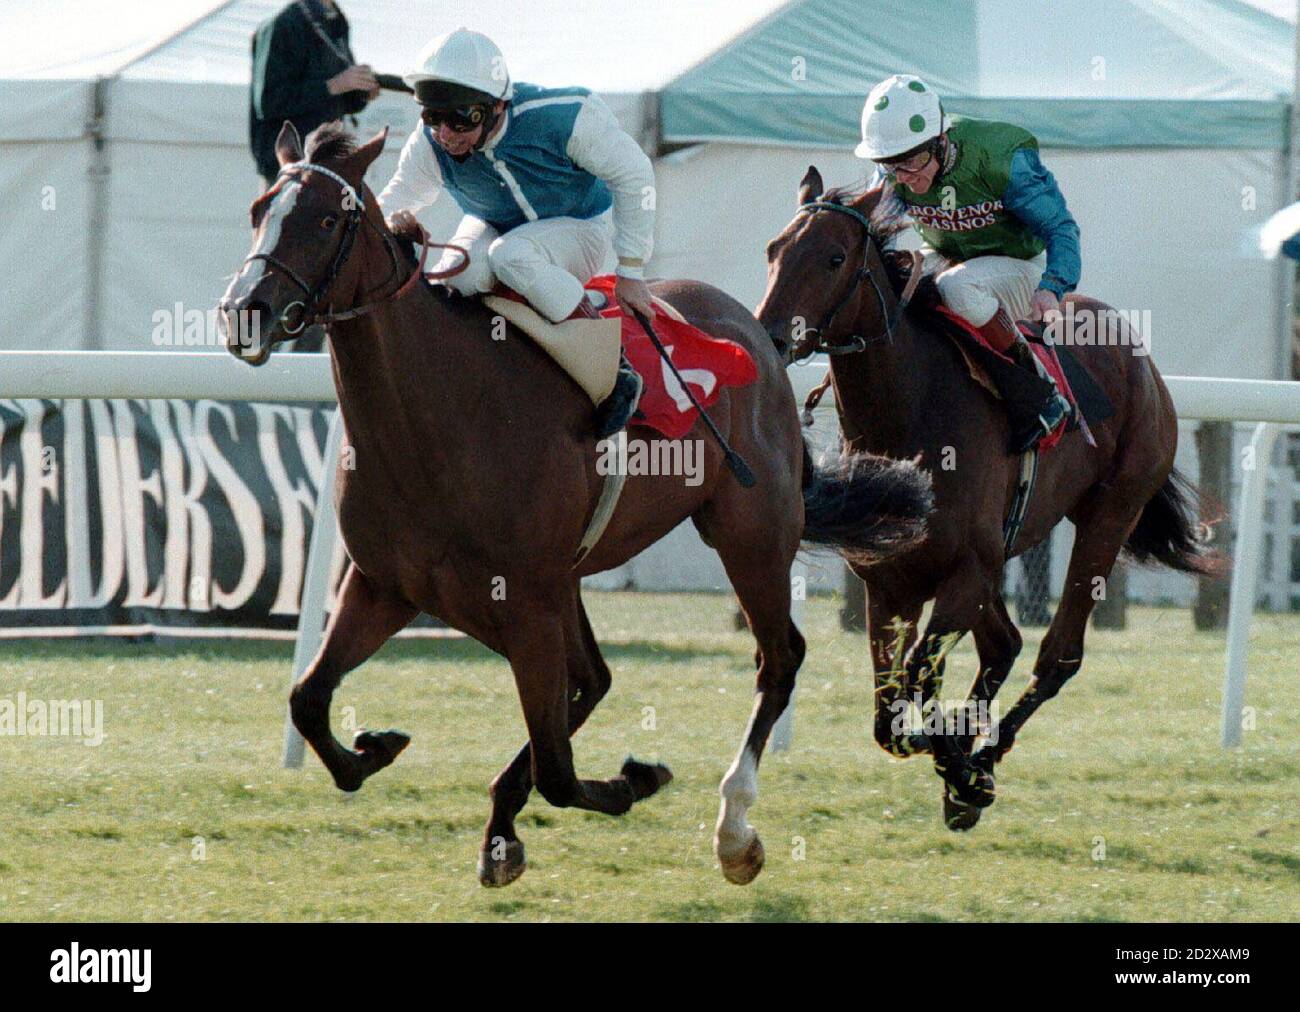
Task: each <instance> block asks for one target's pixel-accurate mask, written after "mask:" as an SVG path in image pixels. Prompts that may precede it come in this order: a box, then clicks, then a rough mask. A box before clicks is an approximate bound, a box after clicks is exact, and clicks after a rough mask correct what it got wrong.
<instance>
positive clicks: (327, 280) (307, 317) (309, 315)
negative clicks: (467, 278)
mask: <svg viewBox="0 0 1300 1012" xmlns="http://www.w3.org/2000/svg"><path fill="white" fill-rule="evenodd" d="M303 172H319V173H320V174H321V175H323V176H327V177H328V178H330V179H332V180H334V181H335V182H336V183H338V184H339V186H340V187H341V188H342V190H343V197H344V199H343V209H344V211H345V212H346V214H347V220H346V221H345V223H344V225H343V235H342V237H341V238H340V239H339V245H338V249H336V250H335V251H334V259H333V260H332V261H331V262H330V267H329V270H328V271H326V272H325V275H324V276H323V277H322V278H321V280H320V281H319V282H318V283H317V285H316V287H315V288H312V287H311V286H310V285H309V284H307V282H305V281H304V280H303V279H302V278H301V277H299V276H298V272H297V271H295V270H294V269H293V268H292V267H290V266H289V265H288V264H286V263H285V262H284V261H283V260H280V259H279V258H277V257H276V256H274V255H273V254H271V253H252V254H249V256H247V257H245V258H244V263H243V266H242V267H241V268H240V270H241V272H242V270H243V268H244V267H247V266H248V265H249V264H250V263H252V262H253V261H254V260H264V261H266V263H268V264H270V265H271V266H272V267H274V268H275V269H276V270H278V271H279V272H280V273H281V274H283V275H284V276H285V277H286V278H288V279H289V280H290V281H292V282H293V283H294V284H295V285H296V286H297V287H298V289H299V290H300V291H301V292H302V294H303V298H302V299H299V300H296V301H294V302H291V303H289V305H287V306H285V308H284V311H283V312H282V313H281V314H280V320H279V322H280V325H281V327H282V328H283V329H284V332H285V333H286V334H289V335H290V336H293V335H296V334H299V333H301V332H302V331H303V329H304V328H306V327H307V326H308V324H312V323H333V322H335V321H336V320H351V319H355V318H356V317H358V316H364V315H365V314H366V313H369V312H371V311H373V310H374V309H376V308H378V307H379V306H380V305H382V304H383V303H385V302H389V301H393V300H396V299H400V298H401V297H402V296H403V295H405V294H406V293H407V292H409V291H410V290H411V289H412V288H413V287H415V283H416V281H418V280H419V279H420V278H421V277H424V278H428V279H429V280H431V281H433V280H439V279H442V278H449V277H454V276H455V275H457V274H459V273H460V272H461V271H463V270H464V269H465V268H466V267H467V266H468V265H469V254H468V253H467V252H466V251H465V250H464V249H462V248H461V247H459V246H453V245H449V244H446V243H430V242H427V241H423V240H422V241H421V247H422V248H421V251H420V262H419V263H418V264H417V265H416V267H415V271H414V272H413V273H412V274H411V276H410V277H408V278H407V279H406V281H405V282H404V283H403V284H402V285H401V286H400V287H398V288H397V289H396V290H395V291H393V292H391V293H390V294H388V295H386V296H384V297H382V298H379V299H376V300H375V301H373V302H368V303H365V304H363V305H360V306H357V307H355V308H353V309H348V310H344V311H343V312H339V313H335V312H332V311H331V312H320V311H319V310H318V306H319V305H320V302H321V300H322V299H324V298H325V294H326V292H328V291H329V288H330V286H331V285H332V284H333V283H334V280H335V279H336V278H337V277H338V275H339V272H340V271H341V270H343V265H344V264H346V263H347V260H348V257H349V256H351V255H352V247H353V245H354V244H355V243H356V238H357V230H358V228H359V227H360V225H361V222H363V221H364V222H365V223H366V224H367V225H369V226H370V227H371V228H372V229H374V231H375V234H376V235H378V236H379V238H380V239H381V240H382V241H383V244H384V250H385V251H386V252H387V253H388V260H389V263H390V264H391V268H390V270H389V273H388V277H387V278H385V279H384V281H383V282H382V283H381V284H380V285H379V286H378V287H377V288H376V289H374V290H375V291H378V290H379V289H382V288H386V287H388V285H389V284H391V283H392V281H393V279H394V278H395V277H397V276H399V274H400V273H401V264H400V262H399V261H398V257H397V252H396V251H395V250H394V249H393V243H392V236H390V235H389V234H388V233H387V232H385V231H384V230H383V229H381V228H379V227H378V226H377V225H375V223H374V222H372V221H371V220H370V219H369V218H367V217H366V216H365V210H366V205H365V203H364V201H362V199H361V196H360V194H358V193H357V191H356V190H355V189H354V188H353V186H352V184H351V183H349V182H348V181H347V180H346V179H344V178H343V177H342V176H341V175H339V174H338V173H337V172H335V171H334V170H333V169H328V168H326V167H325V166H323V165H317V164H315V163H314V162H307V161H302V162H291V163H289V164H288V165H285V166H284V167H283V168H281V169H280V174H279V176H277V177H276V182H275V186H276V187H278V186H280V184H281V180H284V179H290V180H292V181H294V182H297V183H298V184H299V185H300V186H305V185H306V184H305V183H304V182H303V180H302V179H301V178H299V177H298V174H299V173H303ZM433 248H443V249H454V250H456V251H457V252H458V253H460V254H461V262H460V263H459V264H457V265H456V266H455V267H453V268H452V269H450V270H448V271H445V272H438V273H436V274H435V273H427V274H426V273H425V270H424V264H425V260H426V258H427V257H428V255H429V250H430V249H433ZM294 307H300V308H301V312H302V315H301V316H300V317H299V320H298V324H297V326H296V327H293V328H291V327H290V325H289V314H290V312H291V311H292V310H293V309H294Z"/></svg>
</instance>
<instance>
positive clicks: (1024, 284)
mask: <svg viewBox="0 0 1300 1012" xmlns="http://www.w3.org/2000/svg"><path fill="white" fill-rule="evenodd" d="M855 151H856V154H857V155H858V156H859V157H860V158H866V159H870V160H871V161H872V162H874V163H875V164H876V166H877V171H876V175H875V177H874V178H873V180H872V183H873V185H876V184H880V185H883V186H884V187H885V190H886V193H887V194H889V195H890V196H889V197H888V198H887V199H888V200H890V201H892V202H894V204H895V205H896V209H897V213H900V214H901V213H906V214H907V215H909V216H910V217H911V219H912V221H913V224H914V225H915V227H916V230H917V231H918V232H919V233H920V235H921V238H922V240H923V241H924V247H923V251H924V252H925V254H926V258H925V263H924V267H923V270H924V271H925V273H926V274H932V275H934V277H935V282H936V284H937V286H938V289H939V293H940V295H941V296H942V298H943V301H944V303H945V304H946V305H947V306H948V308H949V309H951V310H952V311H953V312H955V313H957V314H959V315H960V316H962V317H964V318H965V319H967V320H968V321H970V323H972V324H973V325H974V326H976V327H977V328H978V329H979V331H980V333H981V335H982V336H983V337H984V338H985V339H986V340H987V341H988V343H989V344H990V345H992V346H993V347H994V348H996V349H998V350H999V351H1002V352H1013V351H1014V353H1015V354H1016V355H1017V356H1018V357H1020V358H1021V361H1022V363H1023V364H1025V365H1026V366H1027V367H1029V368H1031V369H1032V368H1033V367H1034V366H1033V356H1032V355H1031V354H1030V353H1029V349H1028V347H1027V345H1025V342H1024V338H1023V336H1022V335H1021V333H1020V331H1019V329H1018V328H1017V326H1016V324H1015V321H1017V320H1022V319H1029V320H1033V321H1040V320H1043V319H1044V317H1045V316H1048V315H1049V314H1058V313H1059V312H1060V300H1061V298H1062V297H1063V296H1064V295H1065V294H1066V293H1067V292H1072V291H1074V289H1075V286H1076V285H1077V284H1078V282H1079V273H1080V269H1081V265H1080V258H1079V226H1078V225H1077V224H1076V223H1075V221H1074V218H1073V217H1072V216H1071V214H1070V211H1069V208H1068V207H1066V204H1065V198H1064V197H1063V196H1062V195H1061V191H1060V188H1059V187H1058V186H1057V185H1056V179H1055V178H1054V177H1053V176H1052V174H1051V172H1049V171H1048V170H1047V169H1046V168H1045V167H1044V166H1043V163H1042V162H1041V161H1040V159H1039V157H1038V141H1037V140H1036V139H1035V138H1034V136H1033V134H1031V133H1029V131H1027V130H1023V129H1021V128H1020V127H1017V126H1013V125H1012V124H1010V123H998V122H994V121H991V120H979V119H968V118H962V117H954V118H952V119H949V118H948V117H947V116H946V115H945V114H944V111H943V107H942V105H941V103H940V101H939V97H938V95H936V94H935V93H934V92H933V91H932V90H931V89H930V87H929V86H928V85H927V84H926V83H925V82H924V81H922V80H921V79H920V78H917V77H914V76H912V75H908V74H895V75H894V76H893V77H890V78H887V79H886V80H884V81H882V82H881V83H880V84H879V85H877V86H876V87H875V88H874V89H872V91H871V94H870V95H868V96H867V101H866V104H865V105H864V107H863V111H862V142H861V143H860V144H859V145H858V146H857V148H856V149H855ZM994 378H995V380H996V378H997V377H994ZM999 385H1000V386H1001V384H999ZM1043 389H1044V396H1043V399H1042V402H1041V403H1038V404H1034V405H1031V407H1032V408H1033V411H1034V415H1035V416H1036V417H1034V418H1033V419H1031V421H1032V422H1033V425H1032V426H1030V427H1029V428H1028V429H1025V428H1024V427H1023V426H1021V427H1020V428H1021V430H1022V431H1018V432H1014V433H1013V449H1018V448H1024V447H1025V446H1026V445H1033V443H1034V442H1035V441H1036V439H1037V437H1041V436H1042V435H1044V434H1045V433H1046V432H1050V431H1051V430H1052V429H1053V428H1055V426H1056V425H1057V424H1058V423H1059V422H1060V421H1061V420H1062V418H1063V417H1064V416H1065V415H1066V414H1067V413H1068V412H1069V410H1070V408H1069V405H1068V403H1066V402H1065V399H1064V398H1063V397H1061V395H1060V394H1059V393H1057V391H1056V389H1055V386H1050V388H1049V387H1044V388H1043ZM1004 392H1005V391H1004ZM1015 421H1016V420H1015V419H1013V427H1015Z"/></svg>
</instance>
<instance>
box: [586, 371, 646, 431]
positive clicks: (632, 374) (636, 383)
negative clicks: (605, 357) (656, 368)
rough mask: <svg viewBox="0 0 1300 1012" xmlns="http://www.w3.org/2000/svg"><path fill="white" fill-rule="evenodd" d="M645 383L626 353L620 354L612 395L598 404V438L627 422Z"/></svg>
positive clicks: (616, 429)
mask: <svg viewBox="0 0 1300 1012" xmlns="http://www.w3.org/2000/svg"><path fill="white" fill-rule="evenodd" d="M643 385H644V384H643V383H642V380H641V374H640V373H638V372H637V371H636V370H635V369H633V368H632V363H631V362H629V361H628V360H627V356H626V355H622V354H620V355H619V362H618V379H616V380H615V381H614V389H613V391H611V392H610V395H609V396H608V397H606V398H605V399H604V400H603V401H601V402H600V404H598V405H597V406H596V438H597V439H607V438H608V437H610V436H612V435H613V434H614V433H616V432H618V430H619V429H621V428H623V426H625V425H626V424H627V421H628V419H629V418H631V417H632V412H634V411H635V410H636V405H637V402H638V401H639V400H640V399H641V389H642V386H643Z"/></svg>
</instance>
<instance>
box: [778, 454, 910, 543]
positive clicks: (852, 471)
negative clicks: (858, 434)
mask: <svg viewBox="0 0 1300 1012" xmlns="http://www.w3.org/2000/svg"><path fill="white" fill-rule="evenodd" d="M803 506H804V529H803V540H804V541H806V542H808V543H810V544H813V545H819V546H826V547H830V548H834V549H835V550H836V551H838V552H839V553H840V554H841V555H843V556H844V557H845V558H846V559H848V560H849V561H851V562H858V563H862V564H867V563H872V562H879V561H881V560H882V559H885V558H888V557H889V556H891V555H895V554H897V553H898V552H901V551H904V550H905V549H908V548H911V547H913V546H914V545H916V544H917V543H919V542H920V541H921V540H922V539H923V538H924V537H925V533H926V519H927V518H928V517H929V515H930V511H931V510H932V509H933V508H934V494H933V492H932V491H931V487H930V476H929V474H927V473H926V472H925V471H922V470H921V469H920V467H918V466H917V463H916V461H913V460H891V459H890V458H888V457H877V456H875V455H873V454H868V453H858V454H852V453H849V452H847V450H846V449H845V447H844V446H843V444H841V445H840V446H838V447H836V449H835V450H834V451H833V452H832V453H831V454H829V455H828V456H827V457H826V458H825V459H823V461H822V462H821V463H820V464H815V463H813V460H812V456H811V454H810V453H809V452H808V447H807V445H806V444H805V446H804V449H803Z"/></svg>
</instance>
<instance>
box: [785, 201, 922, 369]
mask: <svg viewBox="0 0 1300 1012" xmlns="http://www.w3.org/2000/svg"><path fill="white" fill-rule="evenodd" d="M818 211H834V212H835V213H836V214H847V215H848V216H849V217H850V218H852V219H853V220H854V221H856V222H857V223H858V224H859V225H861V226H862V230H863V243H862V265H861V266H860V267H859V268H858V269H857V270H856V271H854V273H853V283H852V284H851V285H849V286H848V289H847V290H846V291H845V293H844V295H843V296H842V297H841V298H840V300H839V302H837V303H835V305H834V306H833V307H831V310H830V312H828V313H827V314H826V315H825V316H824V317H823V318H822V321H821V323H819V324H818V325H817V326H816V327H812V328H810V329H811V330H812V333H813V334H814V335H815V336H814V338H813V340H812V341H811V342H810V343H809V344H808V345H807V347H808V351H807V353H806V354H804V355H802V356H801V358H807V357H808V356H809V355H815V354H816V353H817V352H819V351H820V352H824V353H825V354H827V355H853V354H856V353H857V352H860V351H865V350H866V348H867V346H868V345H869V344H875V343H877V342H880V341H888V342H889V343H890V344H893V343H894V328H895V327H896V326H898V321H899V319H900V318H901V317H902V315H903V310H904V309H906V308H907V302H908V299H910V297H911V290H912V289H913V288H914V287H915V286H913V285H909V286H908V287H909V290H908V291H907V292H906V297H905V298H902V299H900V300H899V302H898V304H897V305H896V306H895V307H894V311H893V312H892V313H891V312H889V311H888V305H887V303H886V302H885V294H884V292H882V291H881V290H880V285H879V284H878V283H877V281H876V277H875V275H874V274H873V273H872V271H871V268H870V267H869V266H867V264H868V261H869V260H870V254H871V240H872V238H873V233H872V231H871V220H870V219H869V218H868V217H867V216H866V215H865V214H863V213H862V212H861V211H859V210H858V209H857V208H854V207H848V206H846V205H844V204H837V203H835V202H834V201H830V200H810V201H808V202H807V203H806V204H802V205H800V207H799V212H798V213H800V214H804V213H807V214H816V213H817V212H818ZM863 281H870V282H871V287H872V288H873V289H874V290H875V293H876V299H877V301H878V302H879V304H880V311H881V315H883V316H884V317H885V333H884V334H883V335H881V334H873V335H871V336H870V337H864V336H863V335H862V334H850V335H849V338H848V340H847V341H845V342H843V343H837V344H829V343H827V341H826V338H825V334H826V331H827V330H828V329H829V328H830V325H831V323H832V322H833V321H834V319H835V317H836V316H837V315H838V314H839V312H840V310H841V309H843V308H844V307H845V306H846V305H848V303H849V301H850V300H851V299H852V298H853V297H854V296H855V295H856V294H857V291H858V286H859V285H860V284H862V282H863ZM805 333H806V331H805ZM793 352H794V349H793V348H792V349H791V354H792V355H793Z"/></svg>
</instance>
